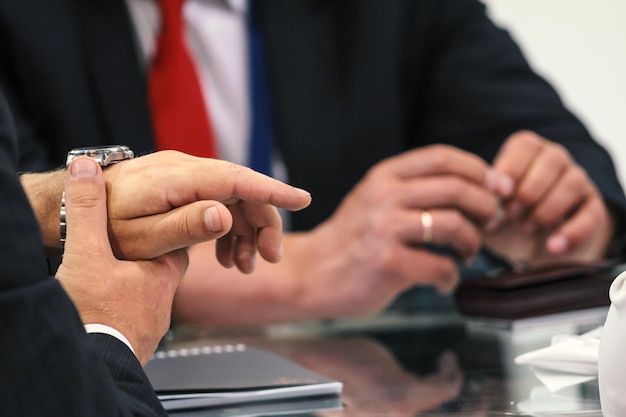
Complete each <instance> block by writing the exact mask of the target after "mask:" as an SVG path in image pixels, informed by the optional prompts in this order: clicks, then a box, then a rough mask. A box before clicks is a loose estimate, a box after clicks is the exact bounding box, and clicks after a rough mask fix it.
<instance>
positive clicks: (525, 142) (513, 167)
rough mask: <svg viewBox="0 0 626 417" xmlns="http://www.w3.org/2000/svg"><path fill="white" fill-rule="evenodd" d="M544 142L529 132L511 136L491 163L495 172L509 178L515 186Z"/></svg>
mask: <svg viewBox="0 0 626 417" xmlns="http://www.w3.org/2000/svg"><path fill="white" fill-rule="evenodd" d="M544 144H545V140H544V139H543V138H542V137H541V136H539V135H537V134H536V133H533V132H529V131H522V132H517V133H514V134H513V135H511V136H510V137H509V138H508V139H507V140H506V142H505V143H504V145H502V148H500V152H498V155H496V158H495V159H494V161H493V167H494V169H495V170H496V171H497V172H500V173H503V174H506V175H508V176H510V177H511V178H512V179H513V181H514V182H515V183H516V184H519V182H520V179H522V178H523V177H524V175H526V172H527V171H528V168H529V167H530V165H531V164H532V162H533V160H534V159H535V157H536V156H537V155H538V154H539V153H540V152H541V149H542V148H543V146H544Z"/></svg>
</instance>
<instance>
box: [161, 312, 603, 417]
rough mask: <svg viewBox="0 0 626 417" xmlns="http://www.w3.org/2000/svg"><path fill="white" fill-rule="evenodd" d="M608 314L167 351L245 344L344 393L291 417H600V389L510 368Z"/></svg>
mask: <svg viewBox="0 0 626 417" xmlns="http://www.w3.org/2000/svg"><path fill="white" fill-rule="evenodd" d="M603 314H605V312H603V311H590V312H588V314H587V315H586V316H584V315H578V316H577V317H576V318H575V319H572V317H570V318H567V317H564V318H561V320H560V321H559V320H556V321H555V320H553V321H549V320H547V321H546V320H543V321H537V322H535V323H533V322H528V321H527V322H526V323H493V322H489V323H486V322H481V323H478V324H477V323H476V322H472V321H469V322H468V321H466V320H463V319H461V318H458V317H456V318H454V319H452V320H450V318H449V317H447V318H446V319H444V320H442V321H437V320H428V321H427V322H422V321H420V319H419V318H411V317H403V318H402V320H399V322H400V323H394V325H388V324H386V325H384V326H381V325H379V324H377V321H376V319H373V320H371V323H370V324H371V325H370V326H368V325H367V323H365V324H364V322H360V324H359V325H358V326H352V327H351V326H342V325H337V323H330V324H328V323H327V324H323V325H320V324H316V325H314V326H311V327H310V328H307V327H306V326H302V325H300V326H293V327H292V328H291V329H288V330H285V328H282V329H281V330H280V331H278V332H276V331H272V329H267V328H266V329H246V330H245V331H244V330H241V329H240V330H237V331H233V330H199V329H188V328H187V329H178V330H177V331H176V332H174V334H173V336H172V337H170V338H169V339H168V340H167V342H166V344H165V345H164V348H175V347H182V346H185V347H194V346H202V345H206V344H215V343H225V342H228V343H245V344H247V345H249V346H254V347H258V348H262V349H266V350H269V351H272V352H274V353H277V354H279V355H283V356H285V357H288V358H290V359H292V360H293V361H295V362H297V363H300V364H301V365H303V366H306V367H308V368H310V369H312V370H314V371H316V372H318V373H320V374H322V375H325V376H327V377H329V378H333V379H337V380H340V381H342V382H343V383H344V388H343V392H342V395H341V402H342V404H343V407H342V408H341V409H335V410H331V411H320V412H317V413H307V414H302V413H296V414H293V415H298V416H303V415H306V416H318V417H342V416H350V417H353V416H359V417H370V416H376V417H378V416H380V417H405V416H407V417H408V416H456V417H464V416H471V417H481V416H557V415H562V416H589V417H592V416H597V417H600V416H601V415H602V414H601V412H600V405H599V399H598V394H597V383H594V382H592V383H587V384H582V385H579V386H575V387H570V389H568V390H564V391H562V392H561V391H560V392H558V393H550V392H548V391H547V390H546V389H545V388H544V387H543V386H542V385H541V383H540V382H539V381H538V380H537V378H536V377H535V376H534V375H533V373H532V372H531V370H530V369H528V368H526V367H523V366H518V365H515V364H514V362H513V359H514V357H515V356H517V355H518V354H520V353H523V352H526V351H529V350H533V349H536V348H539V347H544V346H546V345H547V344H549V340H550V337H551V336H552V335H553V334H556V333H563V332H566V333H569V334H574V333H577V334H579V333H581V332H582V331H585V330H588V328H589V327H590V326H594V325H599V324H601V323H602V320H603ZM226 411H228V410H223V409H221V410H219V409H213V410H211V409H206V410H196V411H195V413H194V414H193V415H194V416H211V417H215V416H226V415H228V416H235V415H237V414H236V413H235V414H233V413H227V412H226ZM230 411H232V410H230ZM177 415H182V414H177ZM188 415H192V414H188ZM241 415H242V416H243V415H247V416H251V415H271V414H241ZM281 415H285V414H281ZM286 415H289V414H286Z"/></svg>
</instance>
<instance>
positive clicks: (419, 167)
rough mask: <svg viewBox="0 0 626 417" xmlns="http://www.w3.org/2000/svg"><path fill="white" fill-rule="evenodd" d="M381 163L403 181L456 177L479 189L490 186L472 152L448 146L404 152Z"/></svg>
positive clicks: (483, 166)
mask: <svg viewBox="0 0 626 417" xmlns="http://www.w3.org/2000/svg"><path fill="white" fill-rule="evenodd" d="M383 164H389V165H390V166H392V167H393V168H392V169H393V170H394V172H395V173H396V174H397V175H399V176H400V177H403V178H412V177H418V176H434V175H456V176H459V177H463V178H465V179H467V180H469V181H472V182H475V183H476V184H479V185H481V186H487V187H488V188H490V187H491V186H492V184H491V182H492V181H493V178H492V176H491V169H490V167H489V165H488V164H487V162H485V161H484V160H483V159H481V158H480V157H478V156H477V155H474V154H472V153H469V152H466V151H463V150H461V149H458V148H455V147H452V146H448V145H432V146H427V147H424V148H419V149H415V150H412V151H408V152H404V153H402V154H400V155H398V156H395V157H392V158H389V159H388V160H387V161H386V162H383Z"/></svg>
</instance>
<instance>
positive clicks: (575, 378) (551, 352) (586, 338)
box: [515, 327, 602, 392]
mask: <svg viewBox="0 0 626 417" xmlns="http://www.w3.org/2000/svg"><path fill="white" fill-rule="evenodd" d="M601 331H602V327H599V328H596V329H594V330H592V331H590V332H587V333H584V334H582V335H557V336H554V337H553V338H552V344H551V345H550V346H548V347H545V348H542V349H538V350H534V351H531V352H528V353H524V354H522V355H519V356H518V357H516V358H515V363H516V364H518V365H528V366H530V367H531V369H532V370H533V372H534V373H535V375H536V376H537V378H538V379H539V380H540V381H541V382H542V383H543V384H544V385H545V386H546V387H547V388H548V389H549V390H550V391H552V392H555V391H558V390H560V389H562V388H565V387H569V386H572V385H577V384H582V383H583V382H587V381H591V380H594V379H596V378H597V377H598V349H599V346H600V333H601Z"/></svg>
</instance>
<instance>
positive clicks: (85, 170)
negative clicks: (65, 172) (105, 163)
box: [69, 158, 98, 178]
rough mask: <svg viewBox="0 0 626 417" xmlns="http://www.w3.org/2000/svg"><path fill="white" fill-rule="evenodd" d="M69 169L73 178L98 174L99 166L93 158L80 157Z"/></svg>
mask: <svg viewBox="0 0 626 417" xmlns="http://www.w3.org/2000/svg"><path fill="white" fill-rule="evenodd" d="M69 171H70V175H71V176H72V177H73V178H91V177H95V176H96V172H98V167H97V165H96V161H94V160H93V159H91V158H78V159H76V160H74V162H72V163H71V164H70V169H69Z"/></svg>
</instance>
